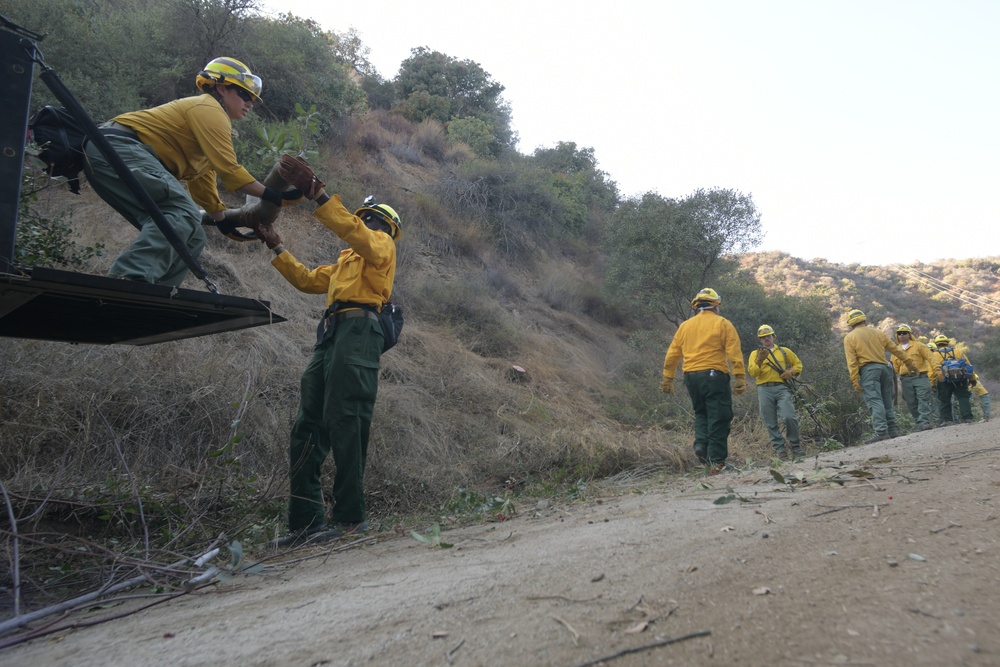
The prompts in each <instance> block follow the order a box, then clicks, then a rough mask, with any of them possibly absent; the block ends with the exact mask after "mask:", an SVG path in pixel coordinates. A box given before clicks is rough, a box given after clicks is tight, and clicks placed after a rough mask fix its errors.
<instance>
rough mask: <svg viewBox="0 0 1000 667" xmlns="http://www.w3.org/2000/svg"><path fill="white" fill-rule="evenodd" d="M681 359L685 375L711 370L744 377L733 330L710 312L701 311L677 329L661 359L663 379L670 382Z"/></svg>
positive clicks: (744, 372) (737, 340)
mask: <svg viewBox="0 0 1000 667" xmlns="http://www.w3.org/2000/svg"><path fill="white" fill-rule="evenodd" d="M682 358H683V359H684V372H685V373H693V372H694V371H707V370H711V369H715V370H717V371H722V372H723V373H730V372H731V373H732V374H733V375H736V376H742V375H746V369H745V368H744V366H743V353H742V352H741V351H740V336H739V334H738V333H736V327H734V326H733V324H732V322H730V321H729V320H727V319H726V318H724V317H722V316H721V315H718V314H716V313H715V312H713V311H711V310H703V311H701V312H700V313H698V314H697V315H695V316H694V317H692V318H691V319H689V320H685V321H684V322H681V325H680V326H679V327H677V333H676V334H674V339H673V340H672V341H670V347H669V348H667V355H666V357H664V359H663V377H665V378H670V379H673V377H674V375H676V374H677V365H678V364H679V363H680V361H681V359H682ZM730 369H731V370H730Z"/></svg>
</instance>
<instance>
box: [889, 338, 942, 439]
mask: <svg viewBox="0 0 1000 667" xmlns="http://www.w3.org/2000/svg"><path fill="white" fill-rule="evenodd" d="M896 344H897V345H899V348H900V349H901V350H903V353H904V354H906V358H907V359H909V360H910V361H912V362H913V363H914V364H916V366H917V372H916V373H911V372H910V371H909V370H907V368H906V366H905V365H904V364H903V362H902V361H900V360H899V359H897V358H896V357H893V358H892V359H891V361H892V368H893V370H894V371H896V373H898V374H899V384H900V386H901V387H902V391H903V400H904V401H905V402H906V405H907V407H908V408H909V409H910V415H911V416H912V417H913V423H914V424H915V425H916V427H917V430H919V431H928V430H930V429H931V428H933V426H932V425H931V413H932V411H933V409H934V399H933V396H934V394H933V393H932V391H931V381H930V376H929V375H930V372H931V351H930V350H928V349H927V346H926V345H924V344H923V343H921V342H919V341H917V340H915V339H914V337H913V330H912V329H910V326H909V325H908V324H900V325H899V326H898V327H896Z"/></svg>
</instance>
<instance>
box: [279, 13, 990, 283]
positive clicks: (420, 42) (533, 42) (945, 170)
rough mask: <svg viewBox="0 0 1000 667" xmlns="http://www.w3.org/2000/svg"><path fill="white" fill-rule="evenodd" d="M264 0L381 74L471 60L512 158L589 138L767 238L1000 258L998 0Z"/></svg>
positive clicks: (803, 249) (877, 258)
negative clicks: (753, 219)
mask: <svg viewBox="0 0 1000 667" xmlns="http://www.w3.org/2000/svg"><path fill="white" fill-rule="evenodd" d="M263 3H264V6H266V7H270V8H273V9H275V10H277V11H280V12H291V13H293V14H295V15H297V16H301V17H304V18H312V19H315V20H316V21H318V22H319V23H320V25H321V26H322V27H323V29H325V30H335V31H337V32H345V31H346V30H348V29H349V28H351V27H354V28H356V29H357V30H358V32H359V34H360V36H361V39H362V41H363V42H364V43H365V44H366V45H367V46H368V47H369V48H370V49H371V53H370V60H371V62H372V63H373V64H374V65H375V67H376V68H377V69H378V70H379V73H380V74H381V75H382V76H383V77H385V78H387V79H392V78H394V77H395V75H396V73H397V72H398V70H399V65H400V63H401V62H402V61H403V60H404V59H405V58H407V57H408V56H409V55H410V49H412V48H415V47H420V46H427V47H429V48H431V49H432V50H435V51H440V52H442V53H445V54H447V55H449V56H452V57H454V58H457V59H459V60H472V61H474V62H476V63H478V64H479V65H480V66H482V68H483V69H484V70H485V71H486V72H488V73H489V74H490V75H491V76H492V78H493V79H494V80H495V81H497V82H498V83H500V84H502V85H503V86H504V87H505V89H506V90H505V91H504V93H503V97H504V99H506V100H507V101H508V102H509V103H510V105H511V108H512V112H513V124H514V129H515V130H516V131H517V132H518V134H519V135H520V144H519V149H520V151H521V152H522V153H527V154H530V153H531V152H533V151H534V149H535V148H537V147H539V146H544V147H551V146H554V145H555V144H556V142H558V141H572V142H575V143H576V144H577V146H578V147H580V148H593V149H594V152H595V155H596V157H597V160H598V163H599V167H600V168H601V169H603V170H604V171H605V172H607V173H608V174H609V175H610V177H611V178H612V180H614V181H616V182H617V183H618V186H619V188H620V189H621V191H622V193H623V194H625V195H629V196H631V195H638V194H642V193H644V192H648V191H657V192H659V193H660V194H661V195H663V196H666V197H683V196H685V195H687V194H689V193H691V192H692V191H693V190H695V189H697V188H712V187H722V188H731V189H735V190H739V191H742V192H744V193H749V194H752V195H753V199H754V201H755V203H756V204H757V208H758V210H759V211H760V212H761V214H762V223H763V226H764V230H765V233H766V236H765V239H764V244H763V246H761V248H759V249H760V250H782V251H785V252H788V253H790V254H791V255H793V256H796V257H801V258H803V259H813V258H817V257H823V258H826V259H828V260H830V261H832V262H838V263H844V264H846V263H851V262H860V263H862V264H888V263H910V262H913V261H915V260H920V261H933V260H936V259H946V258H954V259H965V258H970V257H987V256H996V255H1000V229H997V222H998V221H1000V184H998V176H1000V129H998V125H1000V2H995V1H994V0H947V1H943V0H618V1H617V2H593V1H590V0H577V1H576V2H569V1H568V0H533V1H527V0H496V1H495V2H489V3H486V2H474V1H470V0H405V1H404V0H363V1H361V2H350V3H348V2H338V3H333V2H329V0H326V1H322V2H320V1H316V0H296V1H295V2H292V1H291V0H263ZM266 85H267V82H265V86H266ZM994 188H996V189H994Z"/></svg>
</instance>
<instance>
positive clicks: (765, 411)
mask: <svg viewBox="0 0 1000 667" xmlns="http://www.w3.org/2000/svg"><path fill="white" fill-rule="evenodd" d="M779 389H781V387H778V386H774V385H758V386H757V406H758V408H759V410H760V420H761V421H762V422H764V427H765V428H767V436H768V438H769V439H770V440H771V446H772V447H774V451H775V453H777V454H783V453H784V452H785V436H783V435H782V434H781V428H780V426H779V424H778V397H779V396H778V391H777V390H779Z"/></svg>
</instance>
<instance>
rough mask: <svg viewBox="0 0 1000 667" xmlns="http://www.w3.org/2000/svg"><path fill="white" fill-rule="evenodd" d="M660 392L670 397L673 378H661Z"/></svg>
mask: <svg viewBox="0 0 1000 667" xmlns="http://www.w3.org/2000/svg"><path fill="white" fill-rule="evenodd" d="M660 391H662V392H663V393H664V394H667V395H670V394H673V393H674V379H673V378H667V377H665V378H663V379H662V380H660Z"/></svg>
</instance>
